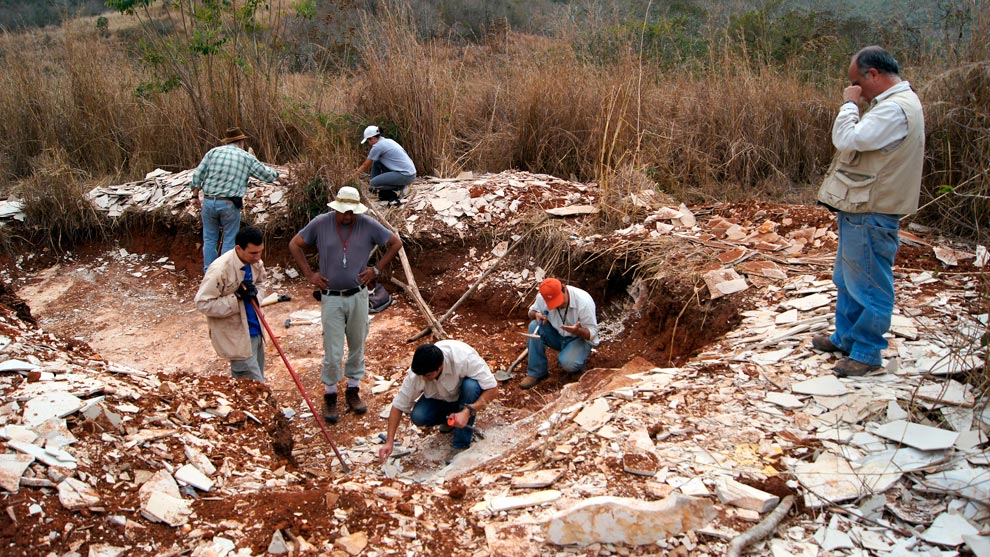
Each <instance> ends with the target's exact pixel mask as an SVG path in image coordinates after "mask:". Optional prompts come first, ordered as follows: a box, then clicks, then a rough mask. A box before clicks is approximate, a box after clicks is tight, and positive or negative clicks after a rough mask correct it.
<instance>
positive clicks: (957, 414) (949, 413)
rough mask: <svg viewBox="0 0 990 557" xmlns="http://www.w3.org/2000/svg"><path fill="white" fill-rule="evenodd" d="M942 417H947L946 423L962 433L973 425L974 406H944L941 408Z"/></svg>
mask: <svg viewBox="0 0 990 557" xmlns="http://www.w3.org/2000/svg"><path fill="white" fill-rule="evenodd" d="M939 412H940V413H941V414H942V417H943V418H945V423H947V424H948V425H949V427H951V428H952V430H953V431H957V432H959V433H962V432H963V431H969V429H970V428H971V427H973V418H974V417H975V416H974V414H973V409H972V408H963V407H960V406H943V407H942V408H940V409H939Z"/></svg>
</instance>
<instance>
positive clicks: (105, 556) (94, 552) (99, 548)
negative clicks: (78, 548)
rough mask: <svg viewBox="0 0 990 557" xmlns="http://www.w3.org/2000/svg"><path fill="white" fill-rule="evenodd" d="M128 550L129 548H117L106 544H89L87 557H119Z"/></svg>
mask: <svg viewBox="0 0 990 557" xmlns="http://www.w3.org/2000/svg"><path fill="white" fill-rule="evenodd" d="M130 549H131V548H130V547H117V546H115V545H110V544H106V543H94V544H90V546H89V553H88V554H87V557H120V556H121V555H123V554H124V553H126V552H127V551H129V550H130Z"/></svg>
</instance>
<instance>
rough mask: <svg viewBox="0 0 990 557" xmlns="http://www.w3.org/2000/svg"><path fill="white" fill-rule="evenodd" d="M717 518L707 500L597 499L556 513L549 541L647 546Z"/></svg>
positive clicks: (549, 527) (550, 522) (549, 524)
mask: <svg viewBox="0 0 990 557" xmlns="http://www.w3.org/2000/svg"><path fill="white" fill-rule="evenodd" d="M713 518H715V507H714V506H713V505H712V503H711V501H708V500H707V499H696V498H694V497H684V496H681V495H676V494H675V495H671V496H670V497H668V498H666V499H664V500H662V501H642V500H639V499H631V498H626V497H609V496H602V497H593V498H591V499H587V500H585V501H581V502H579V503H578V504H576V505H574V506H573V507H571V508H568V509H564V510H562V511H559V512H557V513H555V514H554V515H553V516H552V517H551V518H550V519H549V520H548V521H547V524H546V538H547V541H549V542H550V543H554V544H557V545H567V544H575V543H576V544H591V543H625V544H631V545H645V544H650V543H656V542H657V541H658V540H662V539H665V538H667V537H669V536H672V535H677V534H681V533H683V532H686V531H689V530H693V529H695V528H699V527H701V526H704V525H705V524H707V523H708V522H709V521H711V520H712V519H713Z"/></svg>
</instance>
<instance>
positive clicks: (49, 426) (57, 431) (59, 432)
mask: <svg viewBox="0 0 990 557" xmlns="http://www.w3.org/2000/svg"><path fill="white" fill-rule="evenodd" d="M34 432H35V433H37V434H38V437H40V438H42V439H44V440H45V443H44V445H45V448H46V449H58V448H61V447H65V446H67V445H71V444H73V443H75V442H76V441H77V439H76V436H75V435H72V432H70V431H69V428H68V427H66V425H65V420H63V419H61V418H50V419H48V420H46V421H45V422H44V423H42V424H40V425H37V426H35V428H34Z"/></svg>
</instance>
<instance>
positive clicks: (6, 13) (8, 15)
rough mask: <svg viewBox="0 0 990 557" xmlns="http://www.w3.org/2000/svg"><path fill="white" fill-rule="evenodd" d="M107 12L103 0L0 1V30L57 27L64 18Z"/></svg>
mask: <svg viewBox="0 0 990 557" xmlns="http://www.w3.org/2000/svg"><path fill="white" fill-rule="evenodd" d="M107 11H109V8H107V7H106V6H105V5H104V3H103V0H0V28H2V29H5V30H8V31H10V30H15V29H26V28H30V27H44V26H46V25H58V24H60V23H62V20H63V19H65V18H66V17H69V18H71V17H74V16H85V15H95V14H98V13H102V12H107Z"/></svg>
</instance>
